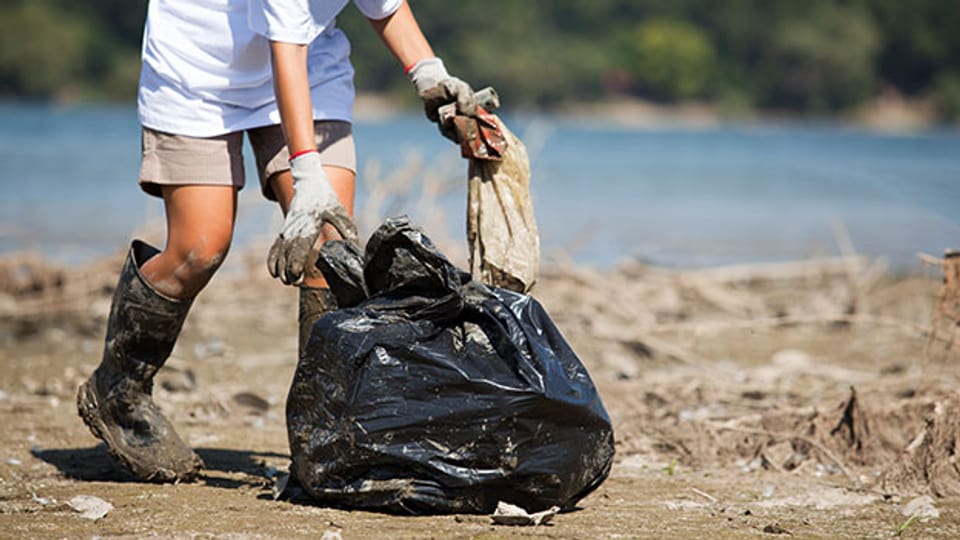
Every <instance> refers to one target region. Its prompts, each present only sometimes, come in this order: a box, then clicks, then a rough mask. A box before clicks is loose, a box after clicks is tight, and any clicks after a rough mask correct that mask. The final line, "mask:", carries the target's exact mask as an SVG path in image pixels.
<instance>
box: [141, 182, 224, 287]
mask: <svg viewBox="0 0 960 540" xmlns="http://www.w3.org/2000/svg"><path fill="white" fill-rule="evenodd" d="M163 201H164V204H165V207H166V214H167V244H166V247H165V248H164V249H163V251H162V252H161V253H160V254H159V255H156V256H155V257H152V258H151V259H150V260H148V261H147V262H146V263H144V265H143V267H142V268H141V269H140V271H141V273H142V274H143V276H144V278H146V280H147V281H148V282H150V284H151V285H152V286H153V287H154V288H155V289H156V290H157V291H158V292H159V293H161V294H163V295H164V296H167V297H169V298H174V299H186V298H193V297H194V296H196V295H197V293H199V292H200V291H201V290H202V289H203V288H204V287H205V286H206V284H207V283H208V282H209V281H210V278H211V277H213V274H214V273H215V272H216V271H217V268H219V267H220V264H221V263H223V260H224V257H226V255H227V250H228V249H229V248H230V241H231V240H232V237H233V224H234V221H235V219H236V214H237V191H236V189H235V188H233V187H232V186H208V185H184V186H164V187H163Z"/></svg>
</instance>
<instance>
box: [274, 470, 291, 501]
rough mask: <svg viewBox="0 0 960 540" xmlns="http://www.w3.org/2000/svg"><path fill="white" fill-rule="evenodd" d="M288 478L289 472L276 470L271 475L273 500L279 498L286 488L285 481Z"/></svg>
mask: <svg viewBox="0 0 960 540" xmlns="http://www.w3.org/2000/svg"><path fill="white" fill-rule="evenodd" d="M288 480H290V474H289V473H285V472H278V473H276V475H275V476H274V477H273V500H275V501H276V500H279V499H280V496H281V495H283V492H284V491H285V490H286V489H287V481H288Z"/></svg>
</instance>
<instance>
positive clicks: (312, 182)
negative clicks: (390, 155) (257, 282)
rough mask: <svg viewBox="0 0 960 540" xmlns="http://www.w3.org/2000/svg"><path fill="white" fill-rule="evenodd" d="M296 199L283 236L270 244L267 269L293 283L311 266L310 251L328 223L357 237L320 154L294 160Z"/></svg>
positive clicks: (347, 235) (351, 237)
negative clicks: (324, 169) (324, 170)
mask: <svg viewBox="0 0 960 540" xmlns="http://www.w3.org/2000/svg"><path fill="white" fill-rule="evenodd" d="M290 173H291V174H292V175H293V199H292V200H291V201H290V208H289V209H288V211H287V217H286V218H285V219H284V222H283V228H282V229H281V230H280V236H278V237H277V239H276V240H275V241H274V242H273V246H271V247H270V253H269V255H268V256H267V269H268V270H269V271H270V275H271V276H273V277H275V278H279V279H280V280H281V281H283V282H284V283H286V284H287V285H290V284H297V283H300V281H302V280H303V276H304V272H305V271H306V270H309V269H308V268H306V267H307V265H308V264H312V261H309V260H308V259H309V258H310V254H311V253H313V252H314V249H313V247H314V244H315V243H316V241H317V237H319V236H320V232H321V228H322V226H323V224H324V223H329V224H330V225H332V226H333V227H334V228H335V229H336V230H337V232H338V233H339V234H340V236H342V237H343V238H344V239H346V240H351V241H356V239H357V228H356V226H355V225H354V224H353V220H351V219H350V215H349V214H347V210H346V209H345V208H344V207H343V205H341V204H340V199H338V198H337V194H336V192H335V191H334V190H333V187H332V186H331V185H330V180H329V179H328V178H327V175H326V173H324V172H323V164H322V162H321V160H320V154H318V153H316V152H309V153H307V154H303V155H301V156H297V157H295V158H294V159H292V160H291V161H290Z"/></svg>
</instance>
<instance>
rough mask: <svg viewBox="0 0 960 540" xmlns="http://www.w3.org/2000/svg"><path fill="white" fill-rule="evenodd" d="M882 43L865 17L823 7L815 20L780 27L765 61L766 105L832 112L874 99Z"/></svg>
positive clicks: (784, 23)
mask: <svg viewBox="0 0 960 540" xmlns="http://www.w3.org/2000/svg"><path fill="white" fill-rule="evenodd" d="M878 46H879V41H878V36H877V32H876V29H875V26H874V24H873V21H872V20H871V18H870V17H869V15H868V14H866V13H865V12H863V11H861V10H858V9H853V8H846V7H840V6H835V5H828V6H822V7H819V8H818V9H816V10H815V11H814V12H813V13H812V14H811V15H810V16H809V17H805V18H790V19H786V20H783V21H781V22H780V24H778V25H775V26H774V31H773V33H772V34H771V36H770V39H769V48H768V49H767V51H766V54H764V56H763V57H762V58H761V59H760V65H759V70H758V71H757V73H756V77H758V78H759V80H760V84H761V85H762V91H763V102H762V104H763V105H767V106H774V107H776V106H781V107H786V108H790V109H796V110H812V111H828V110H837V109H842V108H844V107H849V106H852V105H855V104H857V103H858V102H860V101H862V100H863V99H865V98H867V97H868V96H870V95H871V94H872V92H873V91H874V87H875V82H876V80H875V76H874V65H875V59H876V55H877V51H878Z"/></svg>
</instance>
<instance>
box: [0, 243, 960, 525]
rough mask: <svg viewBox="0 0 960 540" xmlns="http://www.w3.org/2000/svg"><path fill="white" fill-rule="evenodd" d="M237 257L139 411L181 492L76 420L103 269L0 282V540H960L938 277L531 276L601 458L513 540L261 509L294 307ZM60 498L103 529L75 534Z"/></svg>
mask: <svg viewBox="0 0 960 540" xmlns="http://www.w3.org/2000/svg"><path fill="white" fill-rule="evenodd" d="M260 255H261V252H260V251H255V252H254V251H252V252H251V253H249V254H247V253H240V254H233V255H231V258H232V260H233V261H234V270H233V271H231V272H225V273H224V274H223V275H219V276H218V277H217V278H216V279H215V280H214V282H213V283H212V284H211V285H210V287H209V288H208V289H207V290H206V291H205V292H204V293H203V295H202V296H201V297H200V298H199V299H198V301H197V302H196V304H195V307H194V309H193V311H192V312H191V314H190V316H189V318H188V319H187V323H186V325H185V328H184V332H183V335H182V339H181V340H180V342H179V344H178V346H177V348H176V349H175V351H174V354H173V357H172V359H171V360H170V362H169V363H168V367H167V368H165V369H164V370H163V371H162V372H161V375H160V377H159V381H158V382H159V384H157V387H156V390H155V398H156V400H157V401H158V403H160V404H161V406H162V408H163V409H164V410H165V411H166V412H167V413H168V416H169V417H170V418H171V419H172V421H173V422H174V424H175V425H176V426H178V430H179V432H180V434H181V435H182V436H183V437H184V439H185V440H186V441H188V442H189V444H191V445H192V446H193V447H195V448H196V449H197V452H198V453H199V454H200V456H201V457H202V458H203V460H204V461H205V462H206V466H207V469H206V471H205V473H204V474H203V476H202V477H201V479H200V481H199V482H197V483H193V484H182V485H153V484H144V483H140V482H137V481H135V480H134V479H133V478H131V477H129V476H127V475H126V474H125V473H123V472H122V471H121V470H119V469H118V468H117V467H116V466H114V465H113V463H112V462H111V461H110V459H109V457H108V455H107V453H106V451H105V450H104V448H103V447H102V446H100V445H98V444H97V443H98V441H96V440H95V439H94V438H93V437H92V436H91V435H90V433H89V432H88V430H87V429H86V427H85V426H84V425H83V423H82V421H81V420H80V419H79V417H78V416H77V414H76V406H75V393H76V388H77V386H78V385H79V384H80V382H82V380H83V379H84V378H85V377H86V376H87V375H88V374H89V373H90V372H91V371H92V370H93V368H94V367H95V366H96V364H97V363H98V361H99V355H100V352H101V346H102V339H103V338H102V336H103V334H104V327H105V322H106V315H107V312H108V310H109V302H110V296H111V294H112V287H113V284H114V281H115V279H116V275H117V271H118V270H119V267H120V264H121V262H122V260H121V257H120V256H118V257H114V258H110V259H109V260H103V261H98V262H96V263H94V264H91V265H90V266H88V267H84V268H75V269H61V268H56V267H51V266H49V265H47V264H45V263H44V262H43V261H42V260H39V259H35V258H29V257H19V258H8V259H6V260H3V261H2V264H0V365H2V366H3V369H2V371H0V418H2V423H3V426H4V428H3V430H2V431H0V537H5V538H6V537H10V538H48V537H49V538H63V537H67V538H75V537H85V538H89V537H131V538H141V537H145V536H159V537H173V538H197V537H200V538H211V537H216V538H221V537H224V538H247V537H252V538H291V537H312V538H326V539H334V538H343V539H349V538H478V539H479V538H513V537H548V538H686V537H709V538H752V537H757V538H759V537H774V536H791V537H802V538H889V537H896V536H902V537H907V538H958V537H960V466H958V464H957V462H956V455H955V452H956V449H957V448H958V447H960V444H958V443H960V414H958V412H960V399H958V395H960V394H958V393H957V389H958V387H960V365H958V363H957V361H958V360H960V345H954V346H953V348H952V349H951V348H949V343H948V340H949V339H950V337H951V335H952V334H951V332H952V331H955V330H956V326H955V323H953V322H952V321H950V320H941V321H934V322H932V320H931V318H932V316H933V314H934V313H935V312H936V310H937V307H938V293H939V291H940V290H941V287H942V284H943V279H942V278H943V274H942V273H941V271H940V269H937V268H935V267H931V268H927V269H926V270H924V269H923V268H921V266H920V263H918V271H917V273H916V274H914V275H911V276H892V275H890V274H889V273H887V272H886V270H885V269H884V267H883V266H882V265H881V264H879V263H877V262H875V261H865V260H862V259H858V258H845V259H837V260H820V261H802V262H796V263H783V264H770V265H756V266H744V267H725V268H714V269H706V270H671V269H663V268H655V267H650V266H646V265H643V264H640V263H629V264H623V265H621V266H618V267H616V268H613V269H610V270H609V271H605V272H597V271H594V270H590V269H584V268H573V267H569V266H564V265H559V264H552V265H547V267H546V268H545V270H544V271H543V273H542V276H541V280H540V282H539V283H538V285H537V287H536V288H535V289H534V295H535V296H536V297H537V298H539V299H540V300H541V302H543V304H544V305H545V306H546V308H547V309H548V311H549V313H550V314H551V316H552V317H553V318H554V320H555V322H556V323H557V325H558V326H559V327H560V329H561V330H562V331H563V332H564V334H565V336H566V337H567V339H568V340H569V341H570V343H571V344H572V345H573V347H574V349H575V350H576V351H577V353H578V354H579V355H580V357H581V359H582V360H583V361H584V363H585V364H586V365H587V367H588V369H589V370H590V372H591V375H592V377H593V378H594V381H595V383H596V384H597V386H598V387H599V389H600V391H601V395H602V396H603V398H604V403H605V405H606V407H607V410H608V411H609V413H610V416H611V418H612V420H613V422H614V427H615V434H616V440H617V443H616V450H617V456H616V461H615V465H614V467H613V470H612V473H611V475H610V477H609V479H608V480H607V481H606V482H605V483H604V484H603V485H602V486H601V487H600V488H599V489H598V490H597V491H596V492H595V493H593V494H592V495H590V496H589V497H587V498H586V499H584V500H583V501H581V503H580V505H579V508H578V510H576V511H574V512H569V513H565V514H561V515H558V516H556V517H555V518H554V520H553V521H552V522H551V524H550V525H547V526H540V527H526V528H521V527H504V526H494V525H492V524H491V520H490V518H489V517H488V516H470V515H457V516H440V517H398V516H390V515H382V514H376V513H366V512H348V511H342V510H333V509H327V508H321V507H316V506H310V505H302V504H293V503H289V502H279V501H275V500H273V497H272V490H273V485H274V479H275V478H276V476H277V474H278V473H282V472H283V471H284V470H286V467H287V464H288V453H287V452H288V450H287V442H286V441H287V439H286V430H285V426H284V401H285V396H286V392H287V389H288V385H289V382H290V380H291V378H292V375H293V371H294V367H295V366H294V364H295V358H296V334H295V332H296V330H295V329H296V325H295V317H296V293H295V291H293V290H291V289H287V288H284V287H282V286H280V285H279V284H277V283H274V282H272V281H271V280H270V279H269V278H268V277H267V276H266V272H264V271H263V266H262V264H263V263H262V260H261V257H260ZM932 324H934V325H935V326H933V328H936V329H937V332H936V333H935V335H934V336H933V338H932V339H931V328H932V326H931V325H932ZM78 495H90V496H95V497H98V498H100V499H103V500H105V501H107V502H109V503H110V504H111V505H112V506H113V508H112V509H111V510H110V511H109V512H108V513H107V514H106V515H105V516H104V517H102V518H100V519H98V520H91V519H85V518H84V517H82V516H81V514H79V513H77V512H75V511H74V510H73V509H72V508H71V507H70V506H69V505H68V501H70V500H71V499H72V498H73V497H75V496H78Z"/></svg>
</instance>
